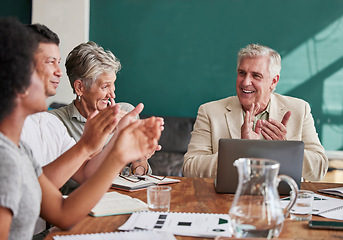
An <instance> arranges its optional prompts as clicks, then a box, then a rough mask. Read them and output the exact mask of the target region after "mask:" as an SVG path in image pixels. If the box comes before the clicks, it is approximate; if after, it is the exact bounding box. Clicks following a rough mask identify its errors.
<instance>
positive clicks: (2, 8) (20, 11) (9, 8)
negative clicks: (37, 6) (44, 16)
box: [0, 0, 32, 24]
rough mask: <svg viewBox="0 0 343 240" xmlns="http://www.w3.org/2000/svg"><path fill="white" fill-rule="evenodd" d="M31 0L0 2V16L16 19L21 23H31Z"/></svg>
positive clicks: (6, 0)
mask: <svg viewBox="0 0 343 240" xmlns="http://www.w3.org/2000/svg"><path fill="white" fill-rule="evenodd" d="M31 9H32V0H10V1H8V0H0V16H1V17H16V18H17V19H18V20H20V21H21V22H22V23H26V24H29V23H31Z"/></svg>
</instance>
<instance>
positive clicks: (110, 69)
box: [65, 41, 121, 93]
mask: <svg viewBox="0 0 343 240" xmlns="http://www.w3.org/2000/svg"><path fill="white" fill-rule="evenodd" d="M65 66H66V69H67V75H68V78H69V81H70V84H71V87H72V88H73V91H74V93H75V89H74V82H75V80H77V79H79V80H81V81H82V82H83V84H84V86H85V88H86V89H90V88H91V87H92V86H93V84H94V83H95V82H96V81H97V80H98V78H99V77H100V75H102V74H103V73H106V74H110V73H115V74H116V73H117V72H118V71H119V70H120V68H121V65H120V62H119V60H118V59H117V58H116V57H115V56H114V55H113V53H112V52H111V51H109V50H106V51H105V50H104V49H103V48H102V47H100V46H98V45H97V44H96V43H94V42H91V41H89V42H87V43H81V44H80V45H78V46H76V47H75V48H74V49H73V50H72V51H71V52H70V53H69V54H68V57H67V60H66V64H65Z"/></svg>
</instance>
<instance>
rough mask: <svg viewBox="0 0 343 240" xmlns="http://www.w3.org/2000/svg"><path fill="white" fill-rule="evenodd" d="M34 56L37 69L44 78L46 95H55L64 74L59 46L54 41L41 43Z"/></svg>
mask: <svg viewBox="0 0 343 240" xmlns="http://www.w3.org/2000/svg"><path fill="white" fill-rule="evenodd" d="M34 58H35V63H36V71H37V74H38V76H39V77H40V78H41V79H42V80H43V83H44V87H45V94H46V96H48V97H49V96H54V95H55V94H56V89H57V87H58V84H59V83H60V78H61V76H62V71H61V68H60V67H59V63H60V61H61V57H60V51H59V48H58V46H57V45H56V44H54V43H40V44H39V46H38V50H37V52H36V53H35V57H34Z"/></svg>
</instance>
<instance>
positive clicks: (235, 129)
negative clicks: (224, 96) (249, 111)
mask: <svg viewBox="0 0 343 240" xmlns="http://www.w3.org/2000/svg"><path fill="white" fill-rule="evenodd" d="M226 109H227V110H228V111H227V113H226V114H225V118H226V122H227V127H228V129H229V133H230V135H231V138H233V139H237V138H238V139H240V138H241V127H242V124H243V109H242V106H241V104H240V102H239V100H238V97H236V98H235V99H234V101H231V102H230V103H229V104H228V105H227V106H226Z"/></svg>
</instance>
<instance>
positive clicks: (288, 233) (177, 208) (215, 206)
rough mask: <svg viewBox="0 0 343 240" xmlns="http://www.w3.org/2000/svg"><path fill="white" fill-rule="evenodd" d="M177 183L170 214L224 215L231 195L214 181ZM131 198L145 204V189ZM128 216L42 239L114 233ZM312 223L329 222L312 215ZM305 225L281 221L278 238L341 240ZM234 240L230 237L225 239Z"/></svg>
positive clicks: (338, 234) (340, 235)
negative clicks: (215, 185)
mask: <svg viewBox="0 0 343 240" xmlns="http://www.w3.org/2000/svg"><path fill="white" fill-rule="evenodd" d="M180 179H181V182H180V183H176V184H171V185H170V186H171V187H172V188H173V190H172V194H171V204H170V211H172V212H198V213H224V214H226V213H228V212H229V209H230V206H231V202H232V200H233V197H234V195H233V194H217V193H216V192H215V189H214V181H213V179H210V178H186V177H181V178H180ZM340 186H343V184H335V183H309V182H304V183H302V186H301V188H302V189H307V190H311V191H314V192H316V193H317V190H318V189H322V188H329V187H340ZM118 192H121V193H125V194H128V195H130V196H132V197H135V198H139V199H141V200H143V201H145V202H146V200H147V197H146V190H141V191H137V192H131V193H128V192H124V191H118ZM129 216H130V215H129V214H126V215H117V216H108V217H91V216H87V217H86V218H85V219H83V220H82V221H81V222H80V223H78V224H77V225H76V226H74V227H73V228H72V229H71V230H69V231H60V230H57V231H56V230H55V231H53V232H51V233H50V234H49V235H48V236H47V237H46V238H45V239H47V240H48V239H49V240H52V239H53V238H52V236H54V235H69V234H82V233H100V232H113V231H117V229H118V227H119V226H121V225H122V224H124V223H125V222H126V220H127V219H128V218H129ZM312 219H313V220H326V221H330V219H326V218H322V217H318V216H313V218H312ZM307 223H308V222H298V221H294V220H291V219H289V218H287V219H286V220H285V223H284V226H283V229H282V232H281V234H280V236H279V238H280V239H316V240H317V239H318V240H319V239H323V240H324V239H325V240H329V239H341V240H343V231H335V230H315V229H309V228H308V227H307ZM176 238H177V239H185V240H187V239H199V238H192V237H183V236H176ZM226 239H234V238H226Z"/></svg>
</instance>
